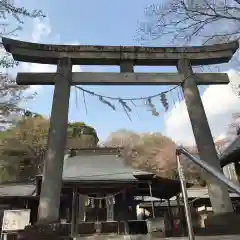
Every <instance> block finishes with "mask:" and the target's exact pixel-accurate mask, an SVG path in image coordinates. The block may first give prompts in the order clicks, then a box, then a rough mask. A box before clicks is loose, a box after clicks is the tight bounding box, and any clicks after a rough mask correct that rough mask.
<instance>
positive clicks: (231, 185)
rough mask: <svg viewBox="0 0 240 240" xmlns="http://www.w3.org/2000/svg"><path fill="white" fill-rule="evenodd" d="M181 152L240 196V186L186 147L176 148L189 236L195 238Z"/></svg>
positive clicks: (192, 239) (191, 239)
mask: <svg viewBox="0 0 240 240" xmlns="http://www.w3.org/2000/svg"><path fill="white" fill-rule="evenodd" d="M181 154H183V155H185V156H186V157H187V158H188V159H190V160H191V161H192V162H194V163H195V164H197V165H198V166H199V167H201V168H202V169H204V170H205V171H207V172H208V173H210V174H211V175H213V176H214V177H215V178H217V179H218V180H219V181H221V182H223V183H225V184H226V185H227V186H228V187H229V189H231V190H232V191H233V192H235V193H237V194H238V195H239V196H240V187H239V186H238V185H237V184H235V183H233V182H232V181H230V180H229V179H228V178H226V177H225V176H224V174H223V173H221V172H220V171H218V170H217V169H215V168H214V167H212V166H211V165H210V164H209V163H207V162H205V161H203V160H201V159H198V158H196V157H194V156H193V155H192V154H190V153H189V152H188V151H187V150H186V149H184V148H182V147H179V148H177V150H176V155H177V166H178V174H179V179H180V182H181V189H182V196H183V202H184V208H185V215H186V222H187V228H188V238H189V240H194V239H195V237H194V231H193V226H192V219H191V210H190V206H189V204H188V194H187V187H186V181H185V176H184V171H183V168H182V165H181V162H180V155H181Z"/></svg>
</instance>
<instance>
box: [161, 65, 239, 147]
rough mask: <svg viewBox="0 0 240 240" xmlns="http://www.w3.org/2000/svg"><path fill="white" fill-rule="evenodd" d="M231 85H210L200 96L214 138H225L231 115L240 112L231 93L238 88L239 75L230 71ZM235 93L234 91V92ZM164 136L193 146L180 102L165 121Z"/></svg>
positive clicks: (182, 105)
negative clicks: (234, 88)
mask: <svg viewBox="0 0 240 240" xmlns="http://www.w3.org/2000/svg"><path fill="white" fill-rule="evenodd" d="M228 74H229V78H230V81H231V83H230V84H228V85H211V86H209V87H208V88H207V89H206V90H205V92H204V93H203V95H202V102H203V105H204V108H205V111H206V115H207V118H208V121H209V125H210V128H211V131H212V134H213V137H214V138H218V139H219V138H222V137H223V136H226V131H227V128H228V124H229V123H230V122H231V119H232V114H233V113H236V112H240V99H239V98H238V97H237V95H236V93H234V91H233V87H232V86H235V87H237V88H239V86H238V84H237V82H238V83H240V82H239V81H240V73H237V72H235V71H234V70H230V71H229V72H228ZM235 91H236V90H235ZM165 127H166V135H168V136H169V137H171V138H172V139H173V140H174V141H176V142H177V143H179V144H185V145H194V144H195V140H194V137H193V133H192V128H191V124H190V120H189V116H188V112H187V109H186V105H185V102H184V101H182V102H180V103H179V104H177V105H176V107H175V108H173V109H172V110H171V111H170V113H169V114H168V116H167V118H166V120H165Z"/></svg>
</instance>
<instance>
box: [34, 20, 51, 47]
mask: <svg viewBox="0 0 240 240" xmlns="http://www.w3.org/2000/svg"><path fill="white" fill-rule="evenodd" d="M33 26H34V27H33V32H32V41H33V42H37V43H38V42H39V41H41V40H42V39H43V38H44V37H48V36H49V34H50V33H51V31H52V29H51V25H50V21H49V19H48V18H44V19H39V18H36V19H34V22H33Z"/></svg>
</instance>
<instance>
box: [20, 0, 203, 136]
mask: <svg viewBox="0 0 240 240" xmlns="http://www.w3.org/2000/svg"><path fill="white" fill-rule="evenodd" d="M16 2H17V3H18V2H19V3H21V4H24V6H25V7H26V8H28V9H32V8H39V9H42V10H43V11H44V12H45V13H46V14H47V16H48V20H49V21H47V24H49V25H50V28H51V31H49V34H47V35H45V36H43V37H42V38H41V39H40V40H39V41H40V42H44V43H64V44H66V43H78V44H97V45H139V43H138V42H136V40H135V38H134V37H135V35H136V30H137V25H138V21H140V20H141V19H144V9H145V8H146V7H147V6H148V5H149V4H151V3H159V0H158V1H157V0H155V1H149V0H137V1H136V0H135V1H132V0H121V1H112V0H101V1H100V0H87V1H85V0H81V1H76V0H75V1H74V0H69V1H59V0H51V1H49V0H48V1H47V0H42V1H36V0H25V1H21V0H18V1H16ZM45 22H46V20H45ZM34 27H36V26H34V22H33V21H26V24H25V25H24V30H23V32H22V33H21V34H20V35H19V38H21V39H24V40H29V39H31V36H32V33H33V31H34ZM35 31H36V29H35ZM145 45H152V46H167V45H168V41H163V40H162V41H155V42H148V43H145ZM81 70H82V71H99V72H103V71H119V67H118V66H116V67H107V66H81ZM135 71H144V72H146V71H149V72H161V71H164V72H168V71H176V69H175V68H173V67H164V68H163V67H136V68H135ZM85 88H87V89H90V90H94V91H95V92H97V93H101V94H103V95H108V96H116V97H134V96H136V97H140V96H148V95H153V94H155V93H158V92H161V91H164V90H166V89H168V88H169V86H165V87H161V86H157V87H156V86H155V87H150V86H144V87H130V86H121V87H120V86H119V87H110V86H101V87H100V86H91V87H90V86H86V87H85ZM205 89H206V88H202V89H201V93H202V94H203V92H204V90H205ZM74 92H75V91H74V89H73V91H72V96H71V99H70V109H69V120H70V121H83V122H85V123H86V124H89V125H91V126H93V127H94V128H95V129H96V130H97V133H98V135H99V137H100V139H102V140H104V139H106V138H107V136H108V135H109V134H110V133H111V132H113V131H116V130H118V129H121V128H125V129H130V130H133V131H137V132H162V133H163V134H166V129H165V125H166V121H167V118H168V116H169V115H167V114H166V113H165V112H164V109H163V108H162V106H161V103H160V101H159V99H156V100H155V104H156V107H157V109H158V110H159V111H160V116H159V117H154V116H151V113H150V112H148V111H147V109H146V107H144V106H143V102H136V104H138V105H141V107H138V108H133V113H132V114H131V118H132V121H130V120H129V119H128V117H127V116H126V115H125V113H124V111H123V109H122V107H121V106H120V105H118V104H117V103H116V107H117V111H116V112H113V111H112V109H111V108H109V107H107V106H106V105H104V104H102V103H101V102H99V100H98V99H97V98H95V97H92V96H88V95H86V101H87V114H86V112H85V107H84V104H83V98H82V93H81V92H79V93H78V100H77V104H76V96H75V94H74ZM52 96H53V88H52V87H43V88H39V89H38V95H37V97H36V98H35V99H34V100H32V101H30V102H28V103H27V104H26V108H28V109H31V110H32V111H35V112H38V113H40V114H43V115H46V116H49V115H50V111H51V104H52ZM170 97H171V98H170V99H169V103H170V105H171V107H173V101H172V100H171V99H172V98H173V99H175V101H176V100H177V94H176V92H175V94H173V95H171V96H170ZM112 103H114V102H112ZM170 114H171V113H170ZM178 117H179V116H177V115H176V121H178ZM190 134H191V133H190ZM171 137H172V136H171Z"/></svg>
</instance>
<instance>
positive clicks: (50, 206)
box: [38, 58, 72, 223]
mask: <svg viewBox="0 0 240 240" xmlns="http://www.w3.org/2000/svg"><path fill="white" fill-rule="evenodd" d="M71 75H72V63H71V60H70V59H69V58H62V59H59V61H58V66H57V74H56V81H55V89H54V95H53V104H52V113H51V119H50V128H49V134H48V149H47V153H46V156H45V161H44V170H43V178H42V188H41V194H40V202H39V208H38V221H39V222H44V223H51V222H56V221H58V220H59V219H58V218H59V204H60V194H61V189H62V172H63V162H64V152H65V145H66V138H67V124H68V108H69V96H70V86H71V79H72V76H71Z"/></svg>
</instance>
